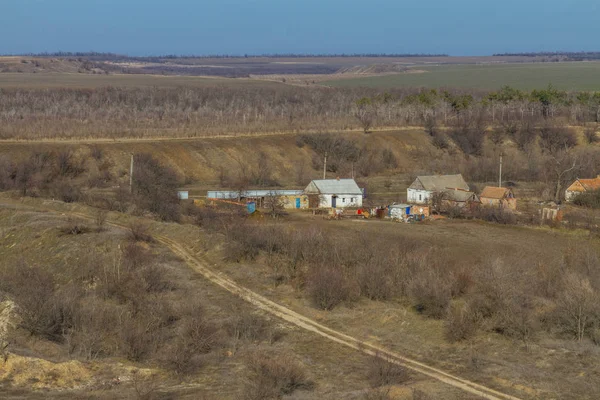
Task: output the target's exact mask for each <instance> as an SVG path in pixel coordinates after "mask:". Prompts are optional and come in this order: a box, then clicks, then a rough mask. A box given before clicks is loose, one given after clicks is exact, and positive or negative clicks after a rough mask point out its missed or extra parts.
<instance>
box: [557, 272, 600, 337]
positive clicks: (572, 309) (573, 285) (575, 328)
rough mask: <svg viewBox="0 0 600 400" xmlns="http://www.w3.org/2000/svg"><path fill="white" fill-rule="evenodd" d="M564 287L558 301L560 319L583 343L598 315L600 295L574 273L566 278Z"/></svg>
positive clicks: (587, 281) (587, 282)
mask: <svg viewBox="0 0 600 400" xmlns="http://www.w3.org/2000/svg"><path fill="white" fill-rule="evenodd" d="M563 285H564V288H563V291H562V292H561V293H560V295H559V297H558V300H557V305H558V307H557V312H558V317H559V319H560V320H561V321H562V323H563V324H564V325H565V328H566V329H567V330H568V331H571V332H573V333H574V334H575V336H576V337H577V340H579V341H581V340H582V339H583V338H584V336H585V333H586V330H587V329H588V328H589V327H590V326H591V325H592V323H593V322H594V317H597V315H598V300H599V298H598V294H597V293H596V292H595V291H594V289H593V288H592V285H591V284H590V281H589V280H588V279H587V278H584V277H582V276H579V275H578V274H576V273H573V272H570V273H568V274H567V275H566V276H565V278H564V282H563Z"/></svg>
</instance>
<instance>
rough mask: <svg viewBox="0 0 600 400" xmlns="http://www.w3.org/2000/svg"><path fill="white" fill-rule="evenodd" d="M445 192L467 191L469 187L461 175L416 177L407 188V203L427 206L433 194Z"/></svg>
mask: <svg viewBox="0 0 600 400" xmlns="http://www.w3.org/2000/svg"><path fill="white" fill-rule="evenodd" d="M446 190H462V191H469V185H467V182H465V180H464V179H463V177H462V175H460V174H458V175H429V176H418V177H417V179H415V181H414V182H413V183H412V184H411V185H410V186H409V187H408V190H407V196H406V198H407V201H408V202H409V203H414V204H429V203H430V202H431V200H432V197H433V195H434V194H435V193H441V192H443V191H446Z"/></svg>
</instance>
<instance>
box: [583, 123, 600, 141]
mask: <svg viewBox="0 0 600 400" xmlns="http://www.w3.org/2000/svg"><path fill="white" fill-rule="evenodd" d="M583 137H584V138H585V141H586V143H587V144H594V143H598V141H599V140H600V138H598V134H597V133H596V127H595V126H590V127H587V128H585V129H584V130H583Z"/></svg>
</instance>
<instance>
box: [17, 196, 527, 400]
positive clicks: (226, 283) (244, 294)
mask: <svg viewBox="0 0 600 400" xmlns="http://www.w3.org/2000/svg"><path fill="white" fill-rule="evenodd" d="M8 207H10V208H13V207H14V208H27V209H32V210H35V208H34V207H31V208H30V207H27V206H26V207H19V206H17V207H15V205H8ZM38 211H41V210H39V209H38ZM43 211H49V212H57V211H54V210H47V209H45V210H43ZM58 213H60V214H63V215H71V216H74V217H80V218H84V219H93V217H92V216H91V215H88V214H84V213H79V212H64V213H63V212H58ZM107 224H108V225H111V226H113V227H117V228H121V229H129V228H128V227H127V226H125V225H122V224H118V223H115V222H107ZM154 238H155V239H156V240H157V241H158V242H159V243H161V244H163V245H164V246H166V247H168V248H169V249H170V250H171V251H172V252H173V253H174V254H176V255H177V256H179V257H181V258H182V259H183V260H184V261H185V262H186V263H187V264H188V265H189V266H190V267H191V268H192V269H193V270H194V271H196V272H198V273H200V274H201V275H202V276H203V277H204V278H206V279H207V280H209V281H210V282H212V283H214V284H216V285H218V286H220V287H222V288H223V289H225V290H227V291H228V292H230V293H232V294H235V295H237V296H239V297H240V298H242V299H243V300H245V301H247V302H249V303H251V304H253V305H254V306H256V307H258V308H259V309H261V310H263V311H265V312H267V313H270V314H272V315H274V316H276V317H278V318H281V319H283V320H284V321H287V322H288V323H290V324H293V325H296V326H298V327H300V328H302V329H304V330H307V331H309V332H313V333H315V334H317V335H319V336H321V337H323V338H326V339H328V340H330V341H332V342H335V343H339V344H342V345H344V346H347V347H350V348H352V349H355V350H358V351H360V352H362V353H364V354H367V355H371V356H378V357H382V358H384V359H385V360H387V361H388V362H390V363H393V364H397V365H401V366H403V367H405V368H408V369H410V370H413V371H415V372H418V373H420V374H423V375H425V376H428V377H430V378H433V379H436V380H438V381H441V382H444V383H446V384H448V385H450V386H453V387H455V388H458V389H461V390H463V391H465V392H468V393H470V394H473V395H477V396H480V397H482V398H484V399H488V400H507V399H510V400H519V398H517V397H514V396H511V395H508V394H505V393H501V392H498V391H496V390H494V389H492V388H489V387H486V386H483V385H480V384H478V383H475V382H472V381H469V380H466V379H462V378H460V377H458V376H455V375H452V374H449V373H447V372H444V371H442V370H440V369H437V368H434V367H431V366H429V365H426V364H424V363H422V362H419V361H416V360H413V359H410V358H407V357H404V356H402V355H401V354H398V353H395V352H392V351H390V350H388V349H385V348H383V347H379V346H377V345H374V344H371V343H369V342H366V341H362V340H359V339H356V338H354V337H352V336H349V335H346V334H345V333H343V332H339V331H336V330H334V329H331V328H328V327H326V326H324V325H322V324H320V323H318V322H317V321H314V320H312V319H310V318H307V317H305V316H303V315H301V314H298V313H297V312H295V311H293V310H291V309H289V308H287V307H284V306H282V305H280V304H277V303H275V302H273V301H271V300H269V299H267V298H266V297H263V296H261V295H259V294H257V293H255V292H253V291H252V290H250V289H248V288H245V287H243V286H240V285H238V284H237V283H235V282H234V281H233V280H231V279H229V278H228V277H226V276H224V275H223V274H221V273H217V272H215V271H213V270H211V269H210V268H209V267H207V265H209V264H210V263H208V262H207V261H206V259H204V257H203V256H202V255H198V254H194V252H192V251H190V250H188V249H186V248H185V247H184V246H182V245H181V244H179V243H177V242H175V241H174V240H172V239H170V238H168V237H166V236H162V235H154Z"/></svg>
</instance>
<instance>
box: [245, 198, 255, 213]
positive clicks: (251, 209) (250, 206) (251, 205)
mask: <svg viewBox="0 0 600 400" xmlns="http://www.w3.org/2000/svg"><path fill="white" fill-rule="evenodd" d="M246 208H247V209H248V214H252V213H253V212H254V211H256V203H255V202H253V201H249V202H248V203H246Z"/></svg>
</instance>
